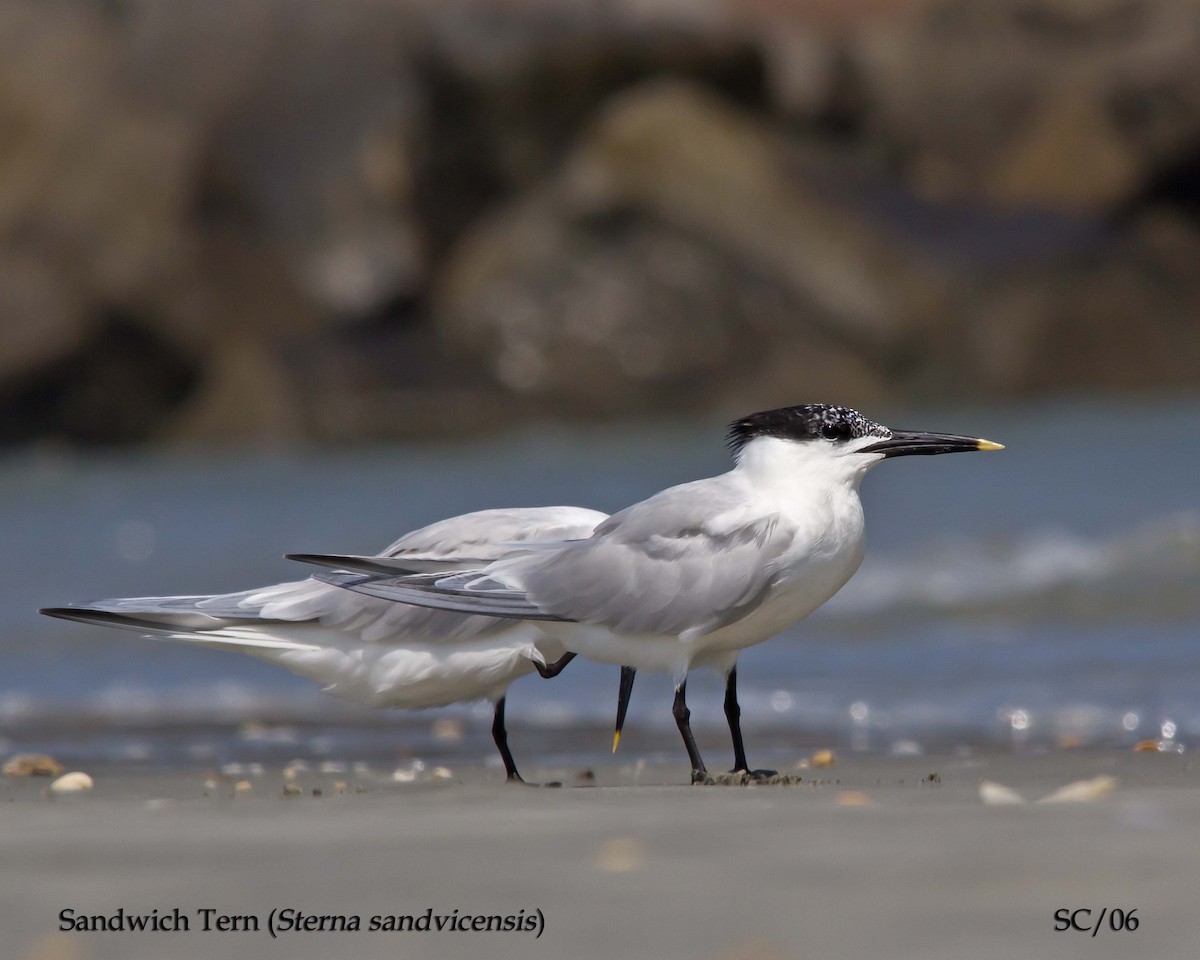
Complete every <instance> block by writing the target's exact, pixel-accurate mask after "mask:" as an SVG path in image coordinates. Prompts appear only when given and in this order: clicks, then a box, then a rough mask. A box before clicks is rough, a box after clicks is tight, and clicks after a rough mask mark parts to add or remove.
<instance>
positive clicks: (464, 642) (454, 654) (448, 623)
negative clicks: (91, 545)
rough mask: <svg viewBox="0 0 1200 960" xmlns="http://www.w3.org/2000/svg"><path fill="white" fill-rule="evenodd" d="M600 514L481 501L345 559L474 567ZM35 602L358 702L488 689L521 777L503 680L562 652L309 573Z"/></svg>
mask: <svg viewBox="0 0 1200 960" xmlns="http://www.w3.org/2000/svg"><path fill="white" fill-rule="evenodd" d="M606 517H607V514H604V513H600V512H598V511H595V510H586V509H583V508H581V507H535V508H522V509H512V510H482V511H479V512H477V513H469V514H465V515H463V516H460V517H452V518H451V519H448V520H442V521H439V522H438V523H434V524H431V525H430V526H427V527H423V528H422V529H420V530H416V531H414V532H412V533H409V534H406V535H405V536H403V537H401V538H400V539H399V540H397V541H396V542H395V543H393V544H392V545H391V546H390V547H388V548H387V549H386V550H384V551H383V552H382V553H381V554H379V555H378V556H376V557H345V558H343V559H344V561H345V562H344V564H343V567H344V568H348V569H379V570H386V571H389V572H391V573H396V572H411V571H414V570H420V571H441V572H442V573H447V572H453V571H456V570H462V569H464V568H467V569H470V568H477V567H479V566H480V565H481V564H487V563H489V562H492V561H495V560H497V559H500V558H503V557H504V556H506V555H507V554H508V553H509V552H511V551H512V550H513V549H515V548H517V547H518V546H519V545H520V543H521V542H522V541H526V540H546V539H560V538H567V539H570V538H574V537H586V536H588V535H590V534H591V532H592V530H593V529H594V528H595V526H596V525H597V524H598V523H600V522H602V521H603V520H605V519H606ZM307 559H310V560H316V561H320V560H321V559H325V560H327V561H334V560H336V559H337V558H332V557H324V558H321V557H316V556H311V557H308V558H307ZM334 565H337V564H336V563H335V564H334ZM372 565H373V566H372ZM338 576H339V575H338V574H333V575H332V576H331V579H334V580H335V581H336V579H337V577H338ZM342 576H345V574H342ZM41 612H42V613H44V614H47V615H49V616H53V617H61V618H63V619H66V620H77V621H81V622H83V623H99V624H104V625H106V626H113V627H122V628H125V629H129V630H136V631H138V632H139V633H144V634H148V635H151V636H154V637H158V638H162V639H168V640H178V641H182V642H185V643H193V644H199V645H202V646H211V647H217V648H220V649H224V650H236V651H238V652H240V653H245V654H249V655H250V656H252V657H256V658H257V659H259V660H265V661H267V662H268V663H275V664H279V665H280V666H282V667H286V668H287V669H288V670H290V671H291V672H292V673H296V674H299V675H300V676H303V677H308V678H310V679H312V680H315V681H317V682H318V683H320V684H321V685H322V686H323V687H324V689H325V690H326V691H327V692H328V693H333V694H336V695H338V696H340V697H343V698H345V699H347V700H352V701H354V702H356V703H360V704H364V705H366V706H372V707H402V708H409V709H412V708H424V707H442V706H447V705H448V704H451V703H458V702H461V701H469V700H482V699H486V700H489V701H491V702H492V703H493V704H494V705H495V710H494V715H493V722H492V735H493V738H494V739H495V742H496V748H497V749H498V750H499V751H500V756H501V758H502V759H503V761H504V769H505V771H506V773H507V775H508V778H509V779H510V780H520V779H521V777H520V774H519V773H518V772H517V767H516V764H515V763H514V762H513V758H512V753H511V752H510V751H509V748H508V737H507V732H506V729H505V724H504V705H505V694H506V691H507V690H508V687H509V685H510V684H511V683H512V682H513V681H514V680H516V679H517V678H519V677H522V676H524V675H525V674H527V673H532V672H533V671H534V670H535V669H537V670H538V671H539V672H541V673H542V674H543V675H545V676H550V675H553V674H554V673H555V672H557V669H556V667H555V665H554V661H558V662H559V663H560V664H561V662H562V661H561V659H560V658H563V657H564V655H565V650H564V648H563V647H562V646H561V644H560V643H559V642H558V641H557V640H555V639H554V638H552V637H550V636H547V635H546V633H545V632H544V631H543V630H541V629H539V627H538V626H536V625H535V624H533V623H522V622H519V621H516V622H514V621H513V620H497V619H495V618H492V617H486V616H471V615H464V614H462V613H453V612H446V611H440V610H430V609H428V608H426V607H421V606H407V605H404V604H399V603H392V602H389V601H387V600H380V599H376V598H373V597H368V596H363V595H362V594H358V593H352V592H349V591H346V590H341V589H338V587H337V586H336V585H334V584H332V583H326V582H322V581H320V580H316V579H308V580H301V581H297V582H293V583H281V584H278V585H276V586H271V587H262V588H260V589H257V590H246V591H242V592H240V593H230V594H222V595H217V596H187V597H134V598H127V599H118V600H100V601H95V602H91V603H80V604H72V605H70V606H66V607H51V608H46V609H43V610H42V611H41ZM567 656H569V655H567Z"/></svg>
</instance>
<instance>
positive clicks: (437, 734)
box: [430, 717, 464, 743]
mask: <svg viewBox="0 0 1200 960" xmlns="http://www.w3.org/2000/svg"><path fill="white" fill-rule="evenodd" d="M430 729H431V732H432V733H433V739H435V740H443V741H446V742H449V743H457V742H458V741H459V740H461V739H462V738H463V733H464V727H463V722H462V721H461V720H456V719H454V718H453V717H442V718H441V719H439V720H434V721H433V725H432V727H431V728H430Z"/></svg>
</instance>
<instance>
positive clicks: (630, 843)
mask: <svg viewBox="0 0 1200 960" xmlns="http://www.w3.org/2000/svg"><path fill="white" fill-rule="evenodd" d="M645 860H646V851H645V848H644V847H643V846H642V844H641V843H640V842H639V841H637V840H633V839H631V838H629V837H618V838H615V839H613V840H605V841H604V843H603V844H602V845H601V847H600V850H599V852H598V853H597V854H596V869H597V870H599V871H600V872H601V873H632V872H633V871H635V870H640V869H641V868H642V865H643V863H645Z"/></svg>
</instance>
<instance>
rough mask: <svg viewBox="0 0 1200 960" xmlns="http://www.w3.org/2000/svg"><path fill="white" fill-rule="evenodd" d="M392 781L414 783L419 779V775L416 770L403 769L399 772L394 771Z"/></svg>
mask: <svg viewBox="0 0 1200 960" xmlns="http://www.w3.org/2000/svg"><path fill="white" fill-rule="evenodd" d="M392 779H393V780H394V781H396V783H412V782H413V781H414V780H416V779H417V773H416V771H415V770H405V769H403V768H402V769H399V770H393V771H392Z"/></svg>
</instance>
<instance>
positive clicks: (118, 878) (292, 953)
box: [0, 750, 1200, 960]
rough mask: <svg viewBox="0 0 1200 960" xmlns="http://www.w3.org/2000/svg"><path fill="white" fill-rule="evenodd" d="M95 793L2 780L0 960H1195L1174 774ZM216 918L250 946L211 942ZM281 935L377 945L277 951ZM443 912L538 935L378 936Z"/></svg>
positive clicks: (223, 787)
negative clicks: (112, 926)
mask: <svg viewBox="0 0 1200 960" xmlns="http://www.w3.org/2000/svg"><path fill="white" fill-rule="evenodd" d="M93 772H94V773H95V774H96V786H95V789H94V790H93V791H91V792H90V793H89V794H87V795H82V796H75V797H70V798H56V799H45V798H44V797H43V796H42V791H43V790H44V789H45V788H46V786H47V783H48V781H46V780H44V779H29V780H4V781H0V850H2V851H3V856H2V859H0V930H2V931H3V934H2V935H3V939H4V946H3V948H2V949H0V954H3V956H6V957H16V958H19V960H109V958H112V960H117V958H120V960H143V958H144V960H151V958H153V960H164V958H166V960H175V958H178V960H190V958H202V957H203V958H206V960H207V958H210V957H214V956H230V957H239V958H241V957H249V958H255V957H264V958H266V957H280V958H283V957H286V958H288V960H307V958H327V957H347V958H356V960H358V958H362V960H371V958H397V957H431V958H456V960H464V958H466V960H470V958H474V957H480V958H484V957H486V958H489V960H490V958H497V960H503V958H509V957H513V958H527V957H534V956H545V957H553V958H583V960H590V958H597V960H599V958H616V957H631V958H632V957H637V958H643V957H645V958H676V957H678V958H688V960H697V958H698V960H784V958H809V957H847V958H865V957H888V958H909V957H912V958H946V960H950V958H955V960H960V958H963V957H971V958H993V957H995V958H1004V960H1009V958H1011V957H1013V956H1036V957H1088V958H1108V957H1129V956H1143V957H1153V958H1168V957H1181V958H1182V957H1194V956H1195V955H1196V948H1195V943H1196V942H1197V940H1198V939H1200V908H1198V906H1197V899H1196V897H1197V893H1198V892H1200V764H1198V763H1197V761H1196V758H1194V757H1192V756H1189V755H1188V754H1186V753H1185V754H1135V753H1132V752H1127V751H1090V750H1059V751H1053V752H1050V753H1046V754H1042V755H1012V754H1003V753H997V754H990V755H975V756H971V757H937V756H921V757H895V758H889V757H873V756H857V755H839V757H838V760H837V763H836V764H835V765H834V766H833V767H832V768H829V769H822V770H812V769H809V770H802V771H798V772H799V773H801V775H802V776H804V777H805V780H804V782H802V783H801V784H799V785H796V786H757V787H690V786H683V785H681V784H682V783H683V782H684V781H685V780H686V770H685V769H684V768H683V767H682V766H679V765H673V764H662V765H657V764H651V765H649V766H644V767H643V768H642V769H641V770H640V771H639V770H637V769H636V768H635V767H633V766H630V765H618V764H615V763H614V764H612V765H606V766H600V767H597V768H596V769H595V780H594V782H592V783H589V784H588V785H579V783H578V781H577V779H576V775H577V774H578V772H579V771H577V770H574V769H571V770H547V769H537V768H536V767H534V766H532V765H531V766H530V768H529V769H528V771H527V774H528V775H530V776H531V778H532V777H534V776H537V777H550V776H557V777H560V778H562V779H563V780H564V783H565V785H564V787H563V788H562V789H533V788H520V787H513V786H506V785H505V784H503V783H502V782H500V779H499V775H498V773H497V772H496V771H495V770H493V769H491V768H490V767H488V768H485V767H483V766H477V767H470V768H459V769H456V770H455V771H454V775H455V779H454V780H453V781H450V782H444V783H428V782H415V783H396V782H393V781H391V779H390V776H389V775H388V774H390V771H389V772H388V773H387V774H385V773H383V772H380V773H379V774H378V775H371V774H360V775H353V774H351V775H346V774H315V773H301V774H300V775H299V776H298V778H297V781H296V783H297V786H298V787H299V790H300V793H299V794H298V795H293V796H287V797H285V796H283V795H282V792H283V785H284V778H283V776H282V773H281V771H280V770H278V769H274V770H268V771H266V772H265V773H264V774H262V775H260V776H257V777H250V778H248V779H250V780H251V782H252V784H253V789H252V790H250V791H249V792H242V793H239V794H236V795H235V796H232V797H231V796H230V794H231V793H233V792H234V783H233V781H229V782H222V783H219V784H218V785H217V788H216V789H215V790H209V791H208V793H209V795H207V796H206V795H205V794H206V790H205V786H204V779H205V777H204V774H203V773H201V772H195V773H170V774H163V773H119V772H117V773H105V772H103V771H100V772H96V771H93ZM788 772H796V771H791V770H789V771H788ZM931 774H935V775H936V776H933V777H931V776H930V775H931ZM1097 776H1112V777H1116V778H1117V780H1118V781H1119V783H1118V786H1117V787H1116V789H1115V790H1114V791H1113V792H1111V793H1110V794H1109V795H1107V796H1105V797H1103V798H1102V799H1098V800H1096V801H1095V802H1090V803H1065V804H1055V805H1044V804H1028V805H1014V806H988V805H985V804H984V803H983V802H982V801H981V799H980V795H979V783H980V780H981V779H983V778H986V779H987V780H990V781H995V782H998V783H1001V784H1004V785H1006V786H1008V787H1011V788H1013V789H1014V790H1016V791H1019V792H1020V793H1021V794H1023V795H1025V796H1026V797H1028V798H1029V799H1030V800H1035V799H1037V798H1039V797H1041V796H1044V795H1046V794H1048V793H1050V792H1051V791H1053V790H1054V789H1056V788H1058V787H1060V786H1062V785H1064V784H1066V783H1068V782H1070V781H1075V780H1081V779H1089V778H1094V777H1097ZM338 781H345V782H346V785H347V788H348V789H347V792H346V793H344V794H342V793H338V792H336V790H335V784H336V783H337V782H338ZM356 788H357V789H360V790H361V791H362V792H355V791H356ZM314 789H317V790H319V791H320V794H321V795H320V796H314V795H313V790H314ZM66 908H69V909H72V910H74V911H75V913H76V914H77V915H92V914H104V915H112V914H113V913H114V912H115V911H116V910H117V909H118V908H123V909H124V910H125V912H126V913H127V914H128V913H133V914H149V913H151V911H153V910H154V909H157V910H158V911H159V914H160V916H165V915H168V914H171V913H172V911H173V910H174V909H175V908H179V911H180V913H181V914H182V915H184V916H186V917H187V918H188V919H189V924H190V930H189V931H188V932H157V933H155V932H135V933H114V932H72V933H59V932H56V931H57V929H58V926H59V911H60V910H63V909H66ZM1063 908H1067V909H1076V908H1088V909H1091V910H1092V911H1093V913H1092V915H1091V917H1086V916H1084V915H1082V914H1081V915H1078V919H1079V921H1080V923H1081V924H1091V923H1094V922H1095V919H1096V918H1097V917H1098V916H1099V911H1100V910H1101V909H1102V908H1106V909H1107V910H1108V911H1109V913H1108V914H1107V915H1106V919H1105V922H1104V928H1103V929H1101V930H1099V931H1098V933H1097V934H1096V936H1095V937H1092V936H1090V934H1088V933H1086V932H1080V931H1075V930H1066V931H1061V932H1056V931H1055V913H1056V911H1058V910H1060V909H1063ZM1113 908H1119V909H1121V910H1123V911H1130V910H1136V911H1137V913H1136V917H1137V920H1138V928H1137V930H1135V931H1121V932H1115V931H1113V930H1112V929H1111V926H1110V925H1111V923H1112V920H1113V919H1114V917H1115V915H1113V914H1112V913H1111V911H1112V909H1113ZM203 909H209V910H212V911H214V912H213V913H211V914H209V916H210V918H211V922H212V924H213V925H214V926H215V925H216V923H217V921H216V918H217V917H218V916H219V915H225V916H230V917H234V916H237V917H254V918H255V919H256V920H257V921H258V924H259V926H260V929H259V930H258V931H257V932H255V931H252V930H251V931H235V930H227V931H219V930H216V929H210V930H208V931H204V930H202V929H201V926H202V920H203V914H202V913H201V910H203ZM273 909H276V910H283V909H292V910H298V911H302V912H303V913H304V914H311V915H314V916H321V915H344V916H347V917H349V916H357V917H359V918H360V920H361V923H362V925H363V927H364V929H363V930H360V931H357V932H354V931H338V932H322V931H319V930H312V931H290V932H288V931H284V932H280V933H279V934H278V939H273V938H272V936H271V934H270V933H269V932H268V931H267V922H268V917H269V915H270V913H271V911H272V910H273ZM429 909H432V911H433V914H435V915H443V916H446V915H449V916H450V917H453V915H454V911H455V910H457V911H458V914H459V920H460V923H461V921H462V917H463V916H476V915H484V916H489V915H495V916H498V917H513V918H514V921H513V922H514V923H523V922H524V919H523V918H524V917H529V916H536V911H538V910H540V911H541V914H542V916H543V917H544V930H543V934H542V936H541V937H540V938H536V939H535V934H536V931H524V930H517V931H493V932H472V931H463V930H457V931H450V930H443V931H442V932H435V931H431V932H419V931H405V932H385V931H369V930H367V929H365V927H366V926H367V925H369V923H370V921H371V918H372V917H376V916H378V917H387V916H397V915H401V916H403V915H408V916H417V917H420V916H423V915H424V914H425V913H426V911H427V910H429ZM522 911H523V912H524V913H523V914H522ZM278 916H279V914H276V917H278ZM249 923H250V922H249V921H241V922H238V921H232V922H231V923H230V925H232V926H239V925H240V926H246V925H249Z"/></svg>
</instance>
